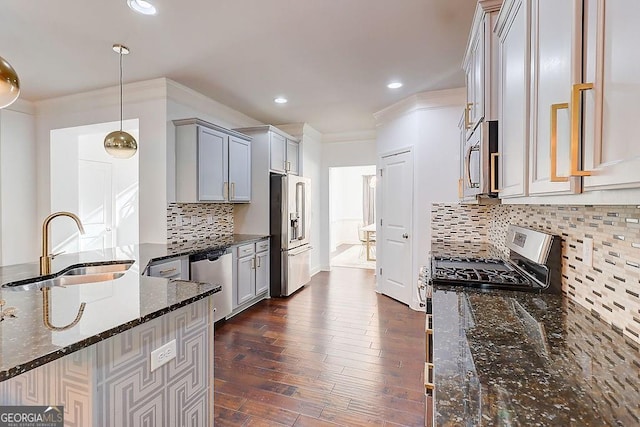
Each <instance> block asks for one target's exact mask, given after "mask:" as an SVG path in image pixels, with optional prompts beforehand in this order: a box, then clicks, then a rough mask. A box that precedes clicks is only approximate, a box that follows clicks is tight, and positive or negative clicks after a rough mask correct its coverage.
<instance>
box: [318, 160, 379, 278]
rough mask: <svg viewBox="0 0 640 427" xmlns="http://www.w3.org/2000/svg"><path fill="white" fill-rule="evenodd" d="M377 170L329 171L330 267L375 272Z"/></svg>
mask: <svg viewBox="0 0 640 427" xmlns="http://www.w3.org/2000/svg"><path fill="white" fill-rule="evenodd" d="M375 193H376V166H375V165H368V166H351V167H333V168H329V248H330V266H331V267H350V268H364V269H372V270H374V269H375V268H376V246H375V218H376V201H375Z"/></svg>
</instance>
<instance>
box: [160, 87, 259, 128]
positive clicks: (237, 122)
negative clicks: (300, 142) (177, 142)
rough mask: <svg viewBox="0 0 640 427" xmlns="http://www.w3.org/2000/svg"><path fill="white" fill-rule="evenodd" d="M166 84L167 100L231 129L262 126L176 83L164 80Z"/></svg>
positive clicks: (244, 115)
mask: <svg viewBox="0 0 640 427" xmlns="http://www.w3.org/2000/svg"><path fill="white" fill-rule="evenodd" d="M166 84H167V98H168V99H169V100H171V101H174V102H177V103H179V104H183V105H187V106H189V107H192V108H193V109H195V110H196V111H202V112H205V113H208V114H210V115H211V116H214V117H218V118H219V119H221V120H224V121H227V122H229V123H230V127H232V128H234V127H248V126H259V125H262V124H263V123H262V122H261V121H259V120H256V119H254V118H252V117H249V116H247V115H246V114H244V113H241V112H240V111H237V110H234V109H233V108H231V107H228V106H226V105H224V104H222V103H220V102H218V101H216V100H215V99H212V98H209V97H208V96H206V95H203V94H201V93H200V92H197V91H195V90H193V89H191V88H190V87H187V86H185V85H183V84H180V83H178V82H176V81H173V80H171V79H166Z"/></svg>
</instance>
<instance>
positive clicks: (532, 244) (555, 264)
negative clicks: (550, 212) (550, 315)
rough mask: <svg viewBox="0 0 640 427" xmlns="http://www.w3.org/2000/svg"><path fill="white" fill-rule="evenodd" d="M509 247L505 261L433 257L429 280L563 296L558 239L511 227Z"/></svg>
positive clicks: (436, 282) (535, 231) (448, 256)
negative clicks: (561, 294)
mask: <svg viewBox="0 0 640 427" xmlns="http://www.w3.org/2000/svg"><path fill="white" fill-rule="evenodd" d="M506 245H507V248H508V249H509V258H508V259H506V260H503V259H485V258H478V257H465V256H460V254H456V255H453V256H452V255H443V254H438V255H434V256H433V257H432V258H431V269H430V273H429V277H428V280H430V282H431V283H433V284H438V285H454V286H471V287H477V288H483V289H507V290H516V291H526V292H545V293H558V294H559V293H561V292H562V284H561V260H562V253H561V252H562V243H561V239H560V238H559V237H558V236H554V235H551V234H547V233H544V232H541V231H538V230H532V229H529V228H524V227H519V226H516V225H509V228H508V231H507V242H506Z"/></svg>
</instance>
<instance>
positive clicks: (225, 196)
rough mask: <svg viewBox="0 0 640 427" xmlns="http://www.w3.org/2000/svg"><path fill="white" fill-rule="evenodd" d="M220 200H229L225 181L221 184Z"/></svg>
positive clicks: (227, 184)
mask: <svg viewBox="0 0 640 427" xmlns="http://www.w3.org/2000/svg"><path fill="white" fill-rule="evenodd" d="M222 198H223V199H224V200H229V183H228V182H226V181H225V183H224V184H222Z"/></svg>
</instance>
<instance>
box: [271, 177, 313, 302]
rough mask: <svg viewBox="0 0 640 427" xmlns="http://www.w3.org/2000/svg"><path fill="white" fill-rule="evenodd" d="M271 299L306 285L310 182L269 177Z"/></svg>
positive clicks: (308, 251) (309, 276) (301, 178)
mask: <svg viewBox="0 0 640 427" xmlns="http://www.w3.org/2000/svg"><path fill="white" fill-rule="evenodd" d="M270 196H271V213H270V228H271V232H270V234H271V289H270V290H271V296H272V297H279V296H289V295H291V294H292V293H294V292H295V291H297V290H298V289H300V288H301V287H302V286H304V285H306V284H307V283H309V281H310V280H311V275H310V273H309V255H310V251H311V246H310V245H309V231H310V228H311V180H310V179H309V178H304V177H301V176H295V175H278V174H271V194H270Z"/></svg>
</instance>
